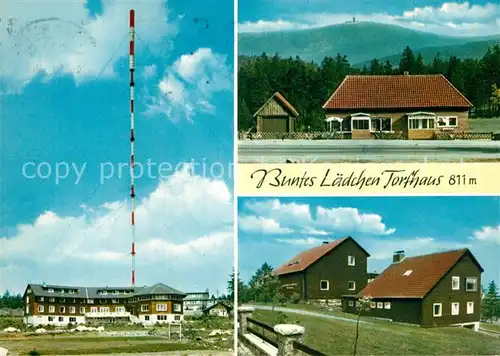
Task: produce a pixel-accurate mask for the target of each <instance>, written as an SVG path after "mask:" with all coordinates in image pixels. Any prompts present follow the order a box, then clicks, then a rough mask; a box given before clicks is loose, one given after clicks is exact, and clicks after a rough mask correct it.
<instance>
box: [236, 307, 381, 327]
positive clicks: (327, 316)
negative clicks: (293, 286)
mask: <svg viewBox="0 0 500 356" xmlns="http://www.w3.org/2000/svg"><path fill="white" fill-rule="evenodd" d="M244 306H247V307H252V308H254V309H260V310H273V307H272V306H268V305H253V304H252V305H244ZM274 311H279V312H283V313H294V314H300V315H309V316H315V317H318V318H325V319H333V320H342V321H346V322H349V323H355V322H356V319H349V318H343V317H341V316H335V315H330V314H323V313H320V312H312V311H309V310H302V309H293V308H284V307H274ZM359 323H360V324H372V323H369V322H367V321H363V320H360V321H359Z"/></svg>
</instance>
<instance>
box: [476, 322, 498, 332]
mask: <svg viewBox="0 0 500 356" xmlns="http://www.w3.org/2000/svg"><path fill="white" fill-rule="evenodd" d="M481 328H483V329H486V330H491V331H496V332H498V333H500V324H492V323H481Z"/></svg>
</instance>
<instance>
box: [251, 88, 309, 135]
mask: <svg viewBox="0 0 500 356" xmlns="http://www.w3.org/2000/svg"><path fill="white" fill-rule="evenodd" d="M253 116H254V117H255V118H256V119H257V132H278V133H288V132H294V131H295V121H296V119H297V118H298V117H299V113H298V111H297V110H296V109H295V108H294V107H293V105H292V104H290V102H289V101H288V100H286V99H285V97H284V96H283V95H281V94H280V93H279V92H276V93H274V94H273V95H272V96H271V97H270V98H269V100H267V101H266V102H265V104H264V105H262V106H261V107H260V109H259V110H257V112H256V113H255V114H254V115H253Z"/></svg>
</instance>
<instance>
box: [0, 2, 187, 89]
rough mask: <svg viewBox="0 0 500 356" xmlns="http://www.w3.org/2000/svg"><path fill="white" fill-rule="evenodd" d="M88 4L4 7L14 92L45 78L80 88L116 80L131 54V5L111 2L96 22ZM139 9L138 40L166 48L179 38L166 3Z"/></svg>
mask: <svg viewBox="0 0 500 356" xmlns="http://www.w3.org/2000/svg"><path fill="white" fill-rule="evenodd" d="M86 3H87V2H86V1H84V0H80V1H72V2H69V3H65V5H64V6H61V4H60V3H59V2H47V1H43V2H39V3H36V2H30V3H26V2H24V1H14V0H7V1H2V2H0V13H1V14H2V19H3V21H2V24H3V25H2V29H3V30H0V43H2V48H3V51H2V53H3V55H2V57H3V58H2V59H3V64H2V73H3V75H4V76H5V78H6V83H7V84H8V87H9V89H10V90H11V91H18V90H20V89H21V88H22V87H23V86H24V85H26V84H28V83H29V82H30V81H31V80H32V79H33V78H34V76H36V75H40V74H44V75H45V76H46V77H48V78H50V77H52V76H53V75H56V74H65V75H71V76H73V77H74V79H75V80H76V82H77V83H79V82H81V81H84V80H94V79H95V78H96V77H97V76H99V75H100V76H101V77H111V76H114V75H116V73H115V72H114V69H113V67H114V64H116V62H117V61H118V60H119V59H120V58H124V57H128V54H129V51H128V31H129V29H128V23H129V21H128V17H129V10H130V3H128V2H123V1H111V0H105V1H103V3H102V14H100V15H97V16H95V17H94V16H91V14H90V13H89V11H88V9H87V7H86V6H87V4H86ZM134 8H135V11H136V21H135V22H136V33H137V36H138V38H139V39H140V41H142V42H143V43H145V44H146V45H147V46H148V47H149V48H160V47H164V46H165V45H166V43H165V40H166V38H168V37H172V36H174V35H175V34H176V32H177V26H176V24H174V23H169V21H168V16H169V11H168V9H167V6H166V2H165V1H163V0H151V1H144V2H137V3H136V4H134ZM139 44H140V42H139V41H136V51H137V52H138V53H139V51H141V50H144V48H143V47H144V46H143V45H139ZM160 44H162V46H159V45H160Z"/></svg>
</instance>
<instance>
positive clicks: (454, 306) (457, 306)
mask: <svg viewBox="0 0 500 356" xmlns="http://www.w3.org/2000/svg"><path fill="white" fill-rule="evenodd" d="M458 314H460V304H459V303H451V315H458Z"/></svg>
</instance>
